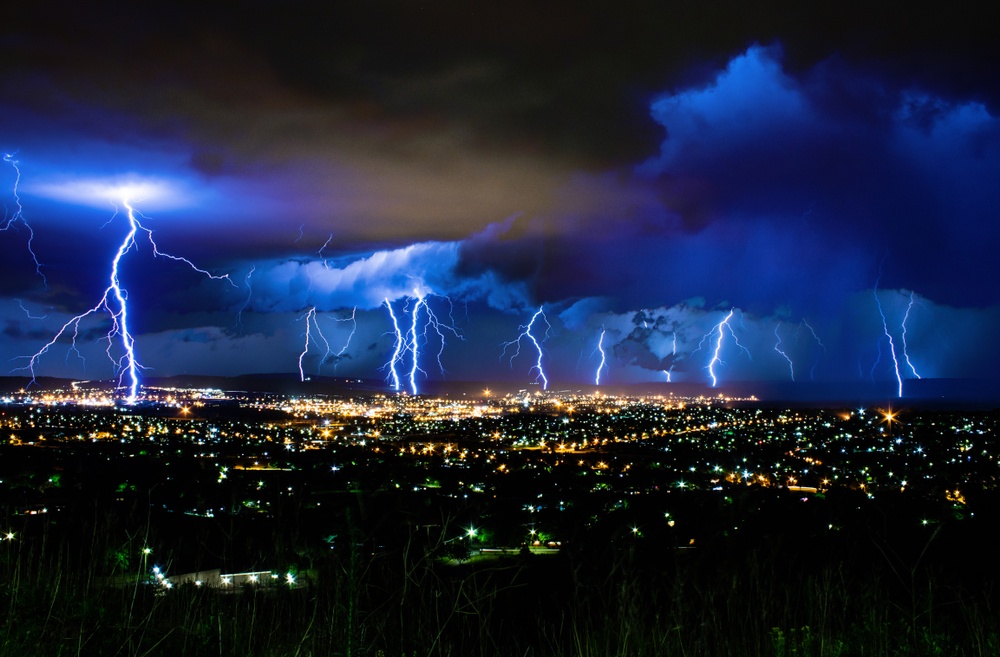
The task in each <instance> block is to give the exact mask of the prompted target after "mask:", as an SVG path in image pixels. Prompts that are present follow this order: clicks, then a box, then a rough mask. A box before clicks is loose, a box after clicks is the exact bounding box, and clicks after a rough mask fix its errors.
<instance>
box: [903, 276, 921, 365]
mask: <svg viewBox="0 0 1000 657" xmlns="http://www.w3.org/2000/svg"><path fill="white" fill-rule="evenodd" d="M914 296H915V293H914V292H912V291H911V292H910V303H909V304H908V305H907V306H906V314H905V315H903V323H902V328H903V335H902V338H903V359H904V360H906V365H907V366H908V367H909V368H910V371H911V372H913V376H915V377H917V378H918V379H919V378H920V375H919V374H917V368H915V367H914V366H913V363H912V362H910V353H909V351H907V348H906V322H907V320H909V319H910V311H911V310H913V304H914V303H915V299H914Z"/></svg>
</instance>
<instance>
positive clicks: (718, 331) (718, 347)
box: [695, 308, 753, 388]
mask: <svg viewBox="0 0 1000 657" xmlns="http://www.w3.org/2000/svg"><path fill="white" fill-rule="evenodd" d="M735 312H736V309H735V308H733V309H731V310H730V311H729V314H727V315H726V316H725V317H724V318H723V319H722V321H721V322H719V323H718V324H716V325H715V327H714V328H712V330H711V331H709V332H708V333H706V334H705V335H703V336H702V338H701V342H699V343H698V349H701V347H702V345H704V343H705V340H707V339H709V338H710V337H711V336H712V335H713V334H715V335H716V339H715V348H714V349H713V350H712V358H711V360H709V361H708V365H707V366H706V369H707V370H708V376H709V378H711V379H712V387H713V388H714V387H715V386H716V385H718V383H719V381H718V378H716V376H715V366H716V365H717V364H719V363H721V362H722V359H721V357H720V355H721V353H722V342H723V338H724V337H725V333H724V331H723V329H728V330H729V334H730V335H731V336H733V342H735V343H736V346H737V347H739V348H740V349H742V350H743V351H744V353H746V355H747V358H749V359H750V360H751V361H752V360H753V357H752V356H751V355H750V351H749V350H748V349H747V348H746V347H744V346H743V345H742V344H740V339H739V338H738V337H736V332H735V331H733V327H732V324H730V323H729V321H730V320H731V319H732V318H733V314H734V313H735ZM698 349H695V351H698Z"/></svg>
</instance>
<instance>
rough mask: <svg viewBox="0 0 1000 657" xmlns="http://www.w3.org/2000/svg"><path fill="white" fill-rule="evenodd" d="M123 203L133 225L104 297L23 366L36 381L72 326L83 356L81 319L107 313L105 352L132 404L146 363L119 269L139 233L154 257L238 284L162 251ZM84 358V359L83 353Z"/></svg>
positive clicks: (126, 202)
mask: <svg viewBox="0 0 1000 657" xmlns="http://www.w3.org/2000/svg"><path fill="white" fill-rule="evenodd" d="M121 202H122V205H123V206H124V207H125V209H126V216H127V217H128V226H129V228H128V232H127V233H126V234H125V237H124V238H123V239H122V241H121V244H120V245H119V246H118V250H117V251H116V252H115V256H114V258H112V259H111V271H110V274H109V276H108V286H107V287H106V288H105V289H104V293H103V294H102V295H101V298H100V299H99V300H98V302H97V303H96V304H94V306H92V307H91V308H90V309H89V310H86V311H84V312H82V313H80V314H79V315H76V316H74V317H72V318H70V320H69V321H67V322H66V323H65V324H63V325H62V327H60V329H59V330H58V331H57V332H56V334H55V336H54V337H53V338H52V339H51V340H50V341H49V342H47V343H46V344H45V345H44V346H42V348H41V349H39V350H38V351H37V352H36V353H35V354H34V355H33V356H31V357H30V358H29V360H28V364H27V365H26V366H25V367H22V368H19V369H21V370H28V371H30V372H31V383H35V366H36V365H38V362H39V360H40V359H41V357H42V356H43V355H45V354H46V353H47V352H48V351H49V349H51V348H52V347H53V345H55V344H56V342H57V341H58V340H59V339H60V338H61V337H62V336H63V335H66V334H67V333H68V332H69V331H70V329H71V328H72V339H71V342H70V344H71V346H70V350H71V351H72V352H75V353H76V354H77V356H80V352H79V351H78V350H77V347H76V339H77V337H78V335H79V331H80V322H81V321H83V320H84V319H85V318H87V317H89V316H90V315H94V314H97V313H101V312H105V313H107V314H108V315H109V317H110V319H111V328H110V329H109V330H108V333H107V336H106V338H105V339H106V340H107V341H108V345H107V348H106V349H105V353H106V354H107V356H108V358H109V359H110V360H111V362H112V363H113V364H114V366H115V371H116V378H117V381H118V388H119V389H121V388H125V389H127V391H128V392H127V394H126V401H127V402H128V403H129V404H131V403H134V402H135V400H136V397H137V396H138V393H139V370H140V369H142V366H141V365H140V364H139V362H138V360H137V359H136V355H135V337H134V336H133V335H132V331H131V329H130V328H129V309H128V292H127V291H126V290H125V288H124V287H123V286H122V283H121V279H120V278H119V273H118V272H119V266H120V265H121V261H122V258H124V257H125V256H126V255H127V254H128V253H129V252H130V251H132V250H133V249H138V248H139V246H138V244H137V243H136V235H137V234H139V233H144V234H145V235H146V238H147V239H148V240H149V243H150V245H151V246H152V250H153V255H154V256H159V257H163V258H167V259H169V260H173V261H175V262H182V263H184V264H186V265H188V267H190V268H191V269H193V270H194V271H196V272H198V273H199V274H202V275H204V276H207V277H208V278H210V279H212V280H222V279H225V280H226V281H228V282H229V284H230V285H232V286H234V287H235V286H236V284H235V283H233V281H232V279H230V278H229V275H228V274H224V275H222V276H216V275H214V274H211V273H209V272H208V271H206V270H204V269H200V268H199V267H197V266H195V264H194V263H192V262H191V261H190V260H188V259H187V258H182V257H179V256H174V255H170V254H169V253H164V252H163V251H160V250H159V248H158V247H157V245H156V242H155V241H154V240H153V231H151V230H150V229H148V228H146V227H145V226H143V225H142V223H141V222H140V221H139V218H138V217H139V216H141V215H140V213H139V212H138V211H136V209H135V208H134V207H132V204H131V202H130V201H129V199H128V198H124V199H122V201H121ZM118 214H119V212H118V211H117V210H116V212H115V215H114V216H112V218H111V219H109V220H108V221H109V222H111V221H113V220H114V218H115V216H117V215H118ZM116 342H117V343H118V345H119V348H120V355H118V356H115V355H114V354H113V353H112V352H113V351H114V346H115V343H116ZM80 357H81V358H82V356H80Z"/></svg>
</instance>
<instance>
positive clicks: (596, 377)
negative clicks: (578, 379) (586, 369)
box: [594, 327, 607, 386]
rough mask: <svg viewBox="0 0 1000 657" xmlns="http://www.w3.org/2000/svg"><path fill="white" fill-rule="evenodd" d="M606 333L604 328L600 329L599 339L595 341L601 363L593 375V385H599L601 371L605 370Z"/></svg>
mask: <svg viewBox="0 0 1000 657" xmlns="http://www.w3.org/2000/svg"><path fill="white" fill-rule="evenodd" d="M605 333H607V330H606V329H605V328H603V327H602V328H601V337H600V339H598V341H597V349H596V351H597V352H599V353H600V354H601V362H600V363H599V364H598V365H597V373H596V374H595V375H594V385H595V386H599V385H601V370H603V369H607V356H606V355H605V353H604V334H605Z"/></svg>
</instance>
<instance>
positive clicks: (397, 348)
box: [384, 297, 404, 392]
mask: <svg viewBox="0 0 1000 657" xmlns="http://www.w3.org/2000/svg"><path fill="white" fill-rule="evenodd" d="M385 307H386V308H387V309H388V310H389V319H391V320H392V329H393V334H394V335H395V336H396V341H395V344H394V345H393V351H392V356H391V357H390V358H389V361H388V362H387V363H386V364H385V366H384V367H385V368H386V369H388V370H389V374H388V375H386V378H387V379H391V380H392V389H393V390H395V391H396V392H399V388H400V386H401V382H400V379H399V371H398V370H397V369H396V366H397V364H398V363H399V362H400V361H401V360H402V357H403V345H404V342H403V332H402V331H401V330H400V328H399V320H398V319H396V313H395V312H394V311H393V309H392V303H390V302H389V298H388V297H386V299H385Z"/></svg>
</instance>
